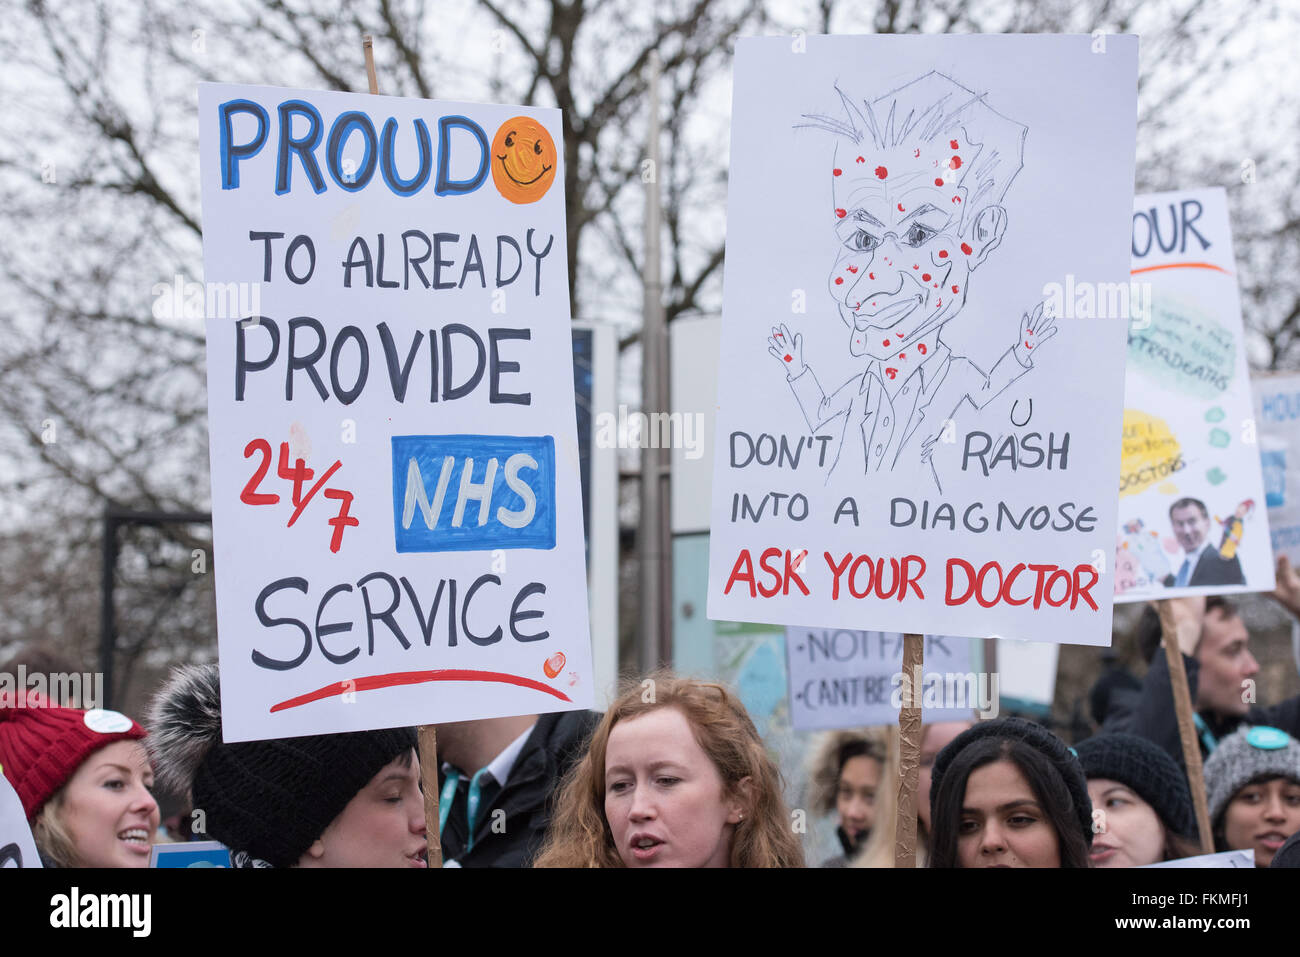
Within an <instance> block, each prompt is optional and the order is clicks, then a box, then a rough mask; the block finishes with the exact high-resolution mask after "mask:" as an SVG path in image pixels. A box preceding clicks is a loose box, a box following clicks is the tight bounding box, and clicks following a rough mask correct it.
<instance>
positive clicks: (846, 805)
mask: <svg viewBox="0 0 1300 957" xmlns="http://www.w3.org/2000/svg"><path fill="white" fill-rule="evenodd" d="M884 739H885V732H884V731H883V729H872V728H867V729H863V730H856V729H852V730H844V731H830V732H827V733H826V734H825V735H823V736H822V737H821V739H820V740H819V741H818V743H817V746H816V748H815V750H814V753H813V759H812V762H811V769H810V773H809V781H808V788H809V805H810V806H811V807H812V808H813V810H814V811H816V812H819V813H821V814H829V813H830V812H832V811H835V812H836V813H837V814H838V815H839V821H838V824H839V826H838V827H836V828H835V836H836V837H838V838H839V841H840V847H841V848H843V853H842V854H838V855H836V856H835V857H832V858H830V859H829V860H827V861H825V862H824V863H823V864H822V867H844V866H845V865H846V864H848V862H849V861H850V860H851V859H852V858H853V856H854V855H855V854H856V853H857V852H858V851H860V850H861V849H862V846H863V844H865V843H866V840H867V838H868V836H869V835H870V834H871V828H872V827H873V826H874V824H875V819H876V792H877V790H878V789H879V788H880V782H881V776H882V772H883V769H884V764H885V743H884Z"/></svg>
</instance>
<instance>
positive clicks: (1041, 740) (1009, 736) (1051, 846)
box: [929, 718, 1092, 867]
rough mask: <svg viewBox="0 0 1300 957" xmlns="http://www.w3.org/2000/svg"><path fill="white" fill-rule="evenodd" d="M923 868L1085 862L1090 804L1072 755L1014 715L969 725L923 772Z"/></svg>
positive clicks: (1079, 864)
mask: <svg viewBox="0 0 1300 957" xmlns="http://www.w3.org/2000/svg"><path fill="white" fill-rule="evenodd" d="M931 779H932V783H931V785H930V820H931V822H932V825H933V826H932V830H931V845H930V861H929V866H930V867H1087V866H1088V845H1089V844H1090V843H1091V841H1092V804H1091V802H1090V801H1089V799H1088V784H1087V780H1086V779H1085V778H1084V775H1083V769H1082V768H1081V767H1080V766H1079V761H1078V759H1077V758H1076V757H1075V756H1074V754H1073V753H1072V752H1071V751H1070V749H1069V748H1067V747H1066V746H1065V743H1064V742H1063V741H1061V739H1060V738H1058V737H1056V735H1054V734H1052V733H1051V732H1050V731H1048V730H1047V729H1045V728H1042V727H1039V726H1038V725H1036V724H1033V723H1032V722H1029V721H1024V720H1022V719H1020V718H1001V719H999V720H997V721H988V722H983V723H981V724H977V725H975V727H973V728H971V729H970V730H969V731H965V732H963V733H962V734H960V735H958V736H957V738H955V739H954V740H953V741H952V743H951V744H949V745H948V746H947V747H946V748H944V749H943V751H941V752H940V753H939V756H938V758H936V759H935V762H934V770H933V771H932V772H931Z"/></svg>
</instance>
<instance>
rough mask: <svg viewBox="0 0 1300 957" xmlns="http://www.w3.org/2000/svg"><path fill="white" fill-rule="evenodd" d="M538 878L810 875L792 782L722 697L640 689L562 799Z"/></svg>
mask: <svg viewBox="0 0 1300 957" xmlns="http://www.w3.org/2000/svg"><path fill="white" fill-rule="evenodd" d="M534 866H536V867H802V866H803V851H802V849H801V847H800V845H799V841H798V839H797V838H796V837H795V835H794V833H793V831H792V828H791V817H790V814H789V812H788V811H787V809H786V805H785V801H784V799H783V798H782V796H781V776H780V772H779V771H778V770H777V767H776V765H775V764H774V763H773V761H772V759H771V758H770V757H768V755H767V752H766V750H765V749H764V747H763V741H762V739H761V738H760V737H759V735H758V731H757V730H756V729H755V728H754V723H753V722H752V721H751V720H750V719H749V715H748V714H746V713H745V708H744V706H743V705H742V704H741V703H740V701H739V700H738V699H737V698H736V696H735V695H733V694H732V693H731V692H730V691H728V690H727V689H726V688H724V687H723V686H722V685H719V684H714V683H712V682H705V681H695V680H692V679H689V678H678V677H676V676H674V675H671V674H666V673H659V674H656V675H653V676H651V677H649V678H647V679H645V680H644V681H639V682H633V683H629V684H628V685H626V686H625V687H624V690H623V692H622V693H621V694H620V695H619V697H618V699H617V700H615V701H614V703H613V704H612V705H611V706H610V708H609V710H608V711H606V712H605V716H604V717H603V718H602V719H601V722H600V724H599V725H597V727H596V730H595V732H594V733H593V735H592V738H591V744H590V745H589V746H588V749H587V753H586V755H585V756H584V757H583V758H582V759H581V760H579V761H578V762H577V763H576V764H575V765H574V767H573V769H572V770H571V771H570V772H569V775H568V777H567V778H566V780H565V784H564V786H563V789H562V790H561V792H560V796H559V800H558V802H557V805H556V809H555V814H554V817H553V819H552V824H551V832H550V834H549V835H548V837H547V841H546V844H545V845H544V846H543V848H542V850H541V853H540V854H539V856H538V858H537V860H536V862H535V864H534Z"/></svg>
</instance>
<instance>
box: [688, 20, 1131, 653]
mask: <svg viewBox="0 0 1300 957" xmlns="http://www.w3.org/2000/svg"><path fill="white" fill-rule="evenodd" d="M1026 76H1033V78H1034V82H1033V83H1031V84H1026V83H1025V81H1024V80H1025V77H1026ZM1136 90H1137V38H1136V37H1132V36H1114V37H1106V38H1104V42H1103V43H1101V44H1100V47H1099V45H1098V43H1097V41H1096V39H1095V38H1092V37H1087V36H1084V37H1079V36H919V37H912V36H907V37H902V36H855V37H808V38H806V43H805V42H803V40H802V39H801V42H800V43H799V44H795V45H792V44H791V43H789V42H788V41H786V40H783V39H777V38H770V39H769V38H763V39H747V40H741V41H739V43H738V44H737V48H736V67H735V94H734V103H733V110H732V137H731V149H732V152H731V168H730V176H729V185H728V189H729V192H728V201H727V249H726V254H727V255H726V275H725V281H724V288H723V316H722V349H721V360H720V365H719V374H718V379H719V381H718V403H717V405H718V412H717V432H716V441H715V443H714V456H715V457H714V471H713V476H714V478H713V505H712V521H711V535H710V555H709V559H710V560H709V608H708V613H709V616H710V617H711V618H716V619H723V620H731V621H750V622H769V623H777V624H784V625H794V626H802V625H803V624H804V623H806V622H809V621H815V622H820V623H822V625H823V626H824V627H828V628H850V629H854V628H862V627H863V626H869V627H870V628H874V629H881V630H886V631H901V632H908V633H932V634H941V635H957V636H967V637H981V638H982V637H989V636H1003V637H1010V638H1021V639H1026V640H1034V641H1051V642H1058V643H1073V644H1090V645H1108V644H1109V643H1110V634H1111V602H1112V597H1111V596H1112V592H1113V585H1112V582H1111V567H1110V566H1111V563H1110V561H1109V559H1110V557H1111V555H1112V554H1113V551H1114V540H1113V534H1114V527H1115V508H1116V499H1115V495H1114V494H1113V492H1111V491H1109V490H1110V489H1112V488H1113V485H1112V484H1111V483H1113V482H1114V481H1115V479H1116V475H1117V471H1118V466H1119V443H1120V423H1121V418H1122V411H1123V408H1122V405H1123V403H1122V398H1123V395H1122V394H1123V381H1124V332H1125V328H1126V325H1127V319H1128V309H1127V303H1124V304H1119V303H1116V304H1115V305H1114V306H1113V308H1112V305H1111V302H1110V297H1109V296H1106V295H1100V296H1099V293H1101V292H1102V291H1103V290H1109V289H1110V288H1111V287H1119V286H1122V287H1124V288H1125V289H1127V286H1128V280H1129V274H1128V270H1129V256H1128V249H1129V239H1130V229H1129V224H1130V217H1131V213H1132V200H1131V196H1132V188H1133V167H1134V160H1133V154H1134V143H1135V122H1134V115H1135V110H1136V95H1137V94H1136Z"/></svg>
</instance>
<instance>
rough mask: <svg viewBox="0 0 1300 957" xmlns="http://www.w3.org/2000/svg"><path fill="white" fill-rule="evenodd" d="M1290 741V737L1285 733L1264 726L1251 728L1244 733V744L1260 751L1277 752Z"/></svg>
mask: <svg viewBox="0 0 1300 957" xmlns="http://www.w3.org/2000/svg"><path fill="white" fill-rule="evenodd" d="M1290 740H1291V736H1290V735H1289V734H1287V733H1286V732H1285V731H1282V730H1280V729H1278V728H1269V727H1266V726H1264V725H1259V726H1258V727H1254V728H1251V729H1250V730H1249V731H1247V732H1246V743H1247V744H1249V745H1250V746H1251V747H1252V748H1259V750H1261V751H1277V750H1279V749H1280V748H1285V747H1286V746H1287V742H1288V741H1290Z"/></svg>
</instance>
